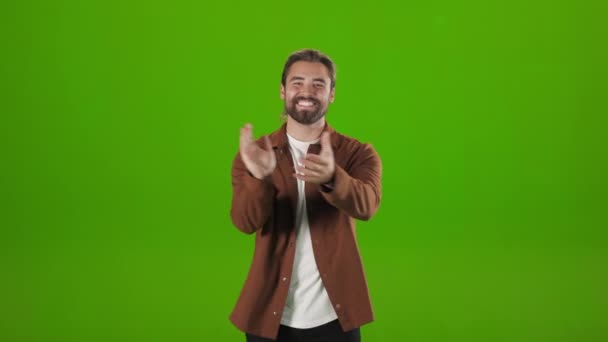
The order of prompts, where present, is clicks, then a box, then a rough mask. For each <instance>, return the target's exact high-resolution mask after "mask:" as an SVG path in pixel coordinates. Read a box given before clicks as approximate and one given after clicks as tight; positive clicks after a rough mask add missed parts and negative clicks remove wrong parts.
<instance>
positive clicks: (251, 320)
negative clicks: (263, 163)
mask: <svg viewBox="0 0 608 342" xmlns="http://www.w3.org/2000/svg"><path fill="white" fill-rule="evenodd" d="M324 130H325V131H328V132H330V133H331V136H330V140H331V145H332V149H333V151H334V158H335V164H336V170H335V176H334V179H333V182H332V183H331V184H327V185H322V186H319V185H316V184H313V183H306V186H305V192H306V207H307V211H308V220H309V225H310V235H311V240H312V242H313V244H312V246H313V253H314V256H315V260H316V263H317V267H318V269H319V273H320V275H321V279H322V281H323V285H324V286H325V289H326V290H327V294H328V295H329V299H330V301H331V302H332V304H333V307H334V309H335V311H336V314H337V315H338V320H339V321H340V325H341V326H342V329H343V330H344V331H349V330H351V329H355V328H357V327H360V326H361V325H363V324H365V323H368V322H371V321H373V319H374V315H373V311H372V306H371V302H370V298H369V291H368V288H367V282H366V279H365V274H364V271H363V265H362V263H361V256H360V254H359V249H358V247H357V241H356V234H355V219H359V220H368V219H370V218H371V217H372V216H373V215H374V213H375V212H376V210H377V209H378V206H379V204H380V197H381V175H382V164H381V161H380V158H379V156H378V154H377V153H376V151H375V150H374V148H373V147H372V146H371V145H369V144H362V143H360V142H359V141H357V140H355V139H353V138H350V137H347V136H345V135H342V134H340V133H337V132H336V131H335V130H334V129H333V128H331V127H330V126H329V125H327V124H326V126H325V128H324ZM269 138H270V141H271V144H272V148H273V150H274V152H275V154H276V157H277V167H276V169H275V170H274V172H273V173H272V175H270V176H268V177H266V178H265V179H263V180H259V179H257V178H255V177H253V176H252V175H251V174H250V173H249V171H248V170H247V168H246V167H245V165H244V164H243V161H242V160H241V158H240V156H239V155H238V154H237V156H236V158H235V159H234V163H233V165H232V190H233V193H232V207H231V210H230V215H231V218H232V222H233V223H234V225H235V226H236V227H237V228H238V229H239V230H241V231H242V232H244V233H247V234H252V233H256V239H255V252H254V255H253V262H252V264H251V268H250V270H249V274H248V276H247V280H246V281H245V285H244V287H243V289H242V291H241V294H240V296H239V299H238V301H237V303H236V306H235V308H234V310H233V312H232V314H231V315H230V320H231V321H232V323H233V324H234V325H235V326H236V327H237V328H239V329H240V330H242V331H244V332H247V333H249V334H253V335H257V336H261V337H265V338H270V339H276V336H277V334H278V329H279V325H280V321H281V316H282V311H283V307H284V306H285V301H286V299H287V292H288V290H289V285H290V278H291V273H292V267H293V261H294V256H295V238H296V226H295V216H296V213H295V208H296V204H297V200H298V188H297V180H296V178H294V177H293V173H294V167H293V160H292V157H291V152H290V150H289V143H288V140H287V135H286V125H283V126H282V127H281V128H280V129H279V130H278V131H275V132H273V133H272V134H270V135H269ZM262 141H263V140H262V139H259V140H258V141H257V143H258V144H259V145H260V146H262V145H263V143H262ZM320 147H321V146H320V145H319V144H312V145H310V147H309V150H308V152H309V153H319V151H320Z"/></svg>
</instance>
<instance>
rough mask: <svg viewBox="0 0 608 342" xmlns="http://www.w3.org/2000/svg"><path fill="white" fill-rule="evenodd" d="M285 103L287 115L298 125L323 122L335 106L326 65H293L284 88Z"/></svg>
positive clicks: (298, 63)
mask: <svg viewBox="0 0 608 342" xmlns="http://www.w3.org/2000/svg"><path fill="white" fill-rule="evenodd" d="M281 99H283V100H284V101H285V112H286V113H287V115H289V116H290V117H292V118H293V119H294V120H295V121H297V122H299V123H301V124H303V125H310V124H312V123H315V122H317V121H319V119H321V118H322V117H323V116H325V113H327V107H328V105H329V104H330V103H332V102H334V89H331V79H330V77H329V72H328V71H327V68H326V67H325V65H323V64H321V63H317V62H304V61H299V62H295V63H294V64H292V65H291V68H289V73H288V74H287V77H286V79H285V85H281Z"/></svg>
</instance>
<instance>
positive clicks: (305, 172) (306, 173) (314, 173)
mask: <svg viewBox="0 0 608 342" xmlns="http://www.w3.org/2000/svg"><path fill="white" fill-rule="evenodd" d="M295 170H296V174H299V175H301V176H306V177H320V176H321V171H317V170H311V169H307V168H304V167H301V166H296V168H295Z"/></svg>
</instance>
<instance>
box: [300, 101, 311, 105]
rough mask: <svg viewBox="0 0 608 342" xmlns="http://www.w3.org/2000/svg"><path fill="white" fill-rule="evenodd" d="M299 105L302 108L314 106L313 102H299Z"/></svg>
mask: <svg viewBox="0 0 608 342" xmlns="http://www.w3.org/2000/svg"><path fill="white" fill-rule="evenodd" d="M298 104H299V105H300V106H312V102H311V101H300V102H298Z"/></svg>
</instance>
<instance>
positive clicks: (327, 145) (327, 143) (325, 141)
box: [321, 132, 332, 154]
mask: <svg viewBox="0 0 608 342" xmlns="http://www.w3.org/2000/svg"><path fill="white" fill-rule="evenodd" d="M323 152H325V153H327V152H332V149H331V140H330V139H329V132H323V134H321V154H323Z"/></svg>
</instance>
